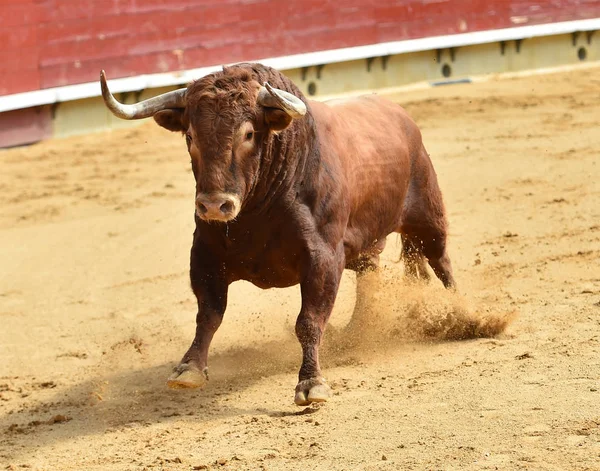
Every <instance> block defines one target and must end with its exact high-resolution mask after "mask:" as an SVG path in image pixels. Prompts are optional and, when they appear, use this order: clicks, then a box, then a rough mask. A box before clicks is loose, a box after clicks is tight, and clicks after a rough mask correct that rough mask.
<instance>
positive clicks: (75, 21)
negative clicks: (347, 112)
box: [0, 0, 600, 95]
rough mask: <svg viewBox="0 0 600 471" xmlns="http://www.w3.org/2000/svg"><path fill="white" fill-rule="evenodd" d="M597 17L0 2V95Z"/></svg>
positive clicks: (492, 5) (511, 0)
mask: <svg viewBox="0 0 600 471" xmlns="http://www.w3.org/2000/svg"><path fill="white" fill-rule="evenodd" d="M596 17H600V0H553V1H551V2H550V1H539V0H538V1H531V0H494V1H489V0H436V1H435V2H432V1H431V0H403V1H398V0H243V1H242V0H220V1H219V2H215V1H213V0H169V1H164V0H144V1H139V0H110V1H107V0H86V1H81V0H0V25H2V27H1V28H0V95H6V94H13V93H18V92H24V91H31V90H37V89H43V88H49V87H58V86H63V85H71V84H76V83H83V82H90V81H94V80H96V79H97V75H98V70H100V69H101V68H107V67H110V70H111V77H112V78H118V77H126V76H133V75H139V74H144V73H156V72H166V71H174V70H184V69H191V68H196V67H202V66H208V65H218V64H222V63H229V62H235V61H241V60H254V59H260V58H266V57H274V56H285V55H289V54H298V53H303V52H314V51H319V50H326V49H336V48H342V47H351V46H360V45H367V44H375V43H380V42H387V41H396V40H402V39H413V38H420V37H427V36H436V35H445V34H453V33H463V32H471V31H482V30H488V29H498V28H506V27H511V26H520V25H531V24H540V23H551V22H558V21H567V20H576V19H586V18H596Z"/></svg>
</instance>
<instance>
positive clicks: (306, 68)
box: [302, 67, 309, 82]
mask: <svg viewBox="0 0 600 471" xmlns="http://www.w3.org/2000/svg"><path fill="white" fill-rule="evenodd" d="M308 69H309V67H302V81H303V82H306V76H307V75H308Z"/></svg>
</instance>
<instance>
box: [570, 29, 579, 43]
mask: <svg viewBox="0 0 600 471" xmlns="http://www.w3.org/2000/svg"><path fill="white" fill-rule="evenodd" d="M578 39H579V31H575V32H574V33H573V34H571V44H573V46H577V40H578Z"/></svg>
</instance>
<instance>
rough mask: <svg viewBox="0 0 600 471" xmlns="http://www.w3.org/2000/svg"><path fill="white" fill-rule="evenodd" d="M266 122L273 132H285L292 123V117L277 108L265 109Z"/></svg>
mask: <svg viewBox="0 0 600 471" xmlns="http://www.w3.org/2000/svg"><path fill="white" fill-rule="evenodd" d="M265 122H266V124H267V126H268V127H269V129H271V130H272V131H283V130H284V129H285V128H287V127H288V126H289V125H290V124H291V123H292V117H291V116H290V115H289V114H287V113H286V112H285V111H282V110H279V109H277V108H265Z"/></svg>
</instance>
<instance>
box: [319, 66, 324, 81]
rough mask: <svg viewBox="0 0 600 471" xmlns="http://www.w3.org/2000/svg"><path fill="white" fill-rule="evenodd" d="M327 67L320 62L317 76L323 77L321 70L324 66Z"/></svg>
mask: <svg viewBox="0 0 600 471" xmlns="http://www.w3.org/2000/svg"><path fill="white" fill-rule="evenodd" d="M324 67H325V64H319V65H318V66H317V78H318V79H320V78H321V71H322V70H323V68H324Z"/></svg>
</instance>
